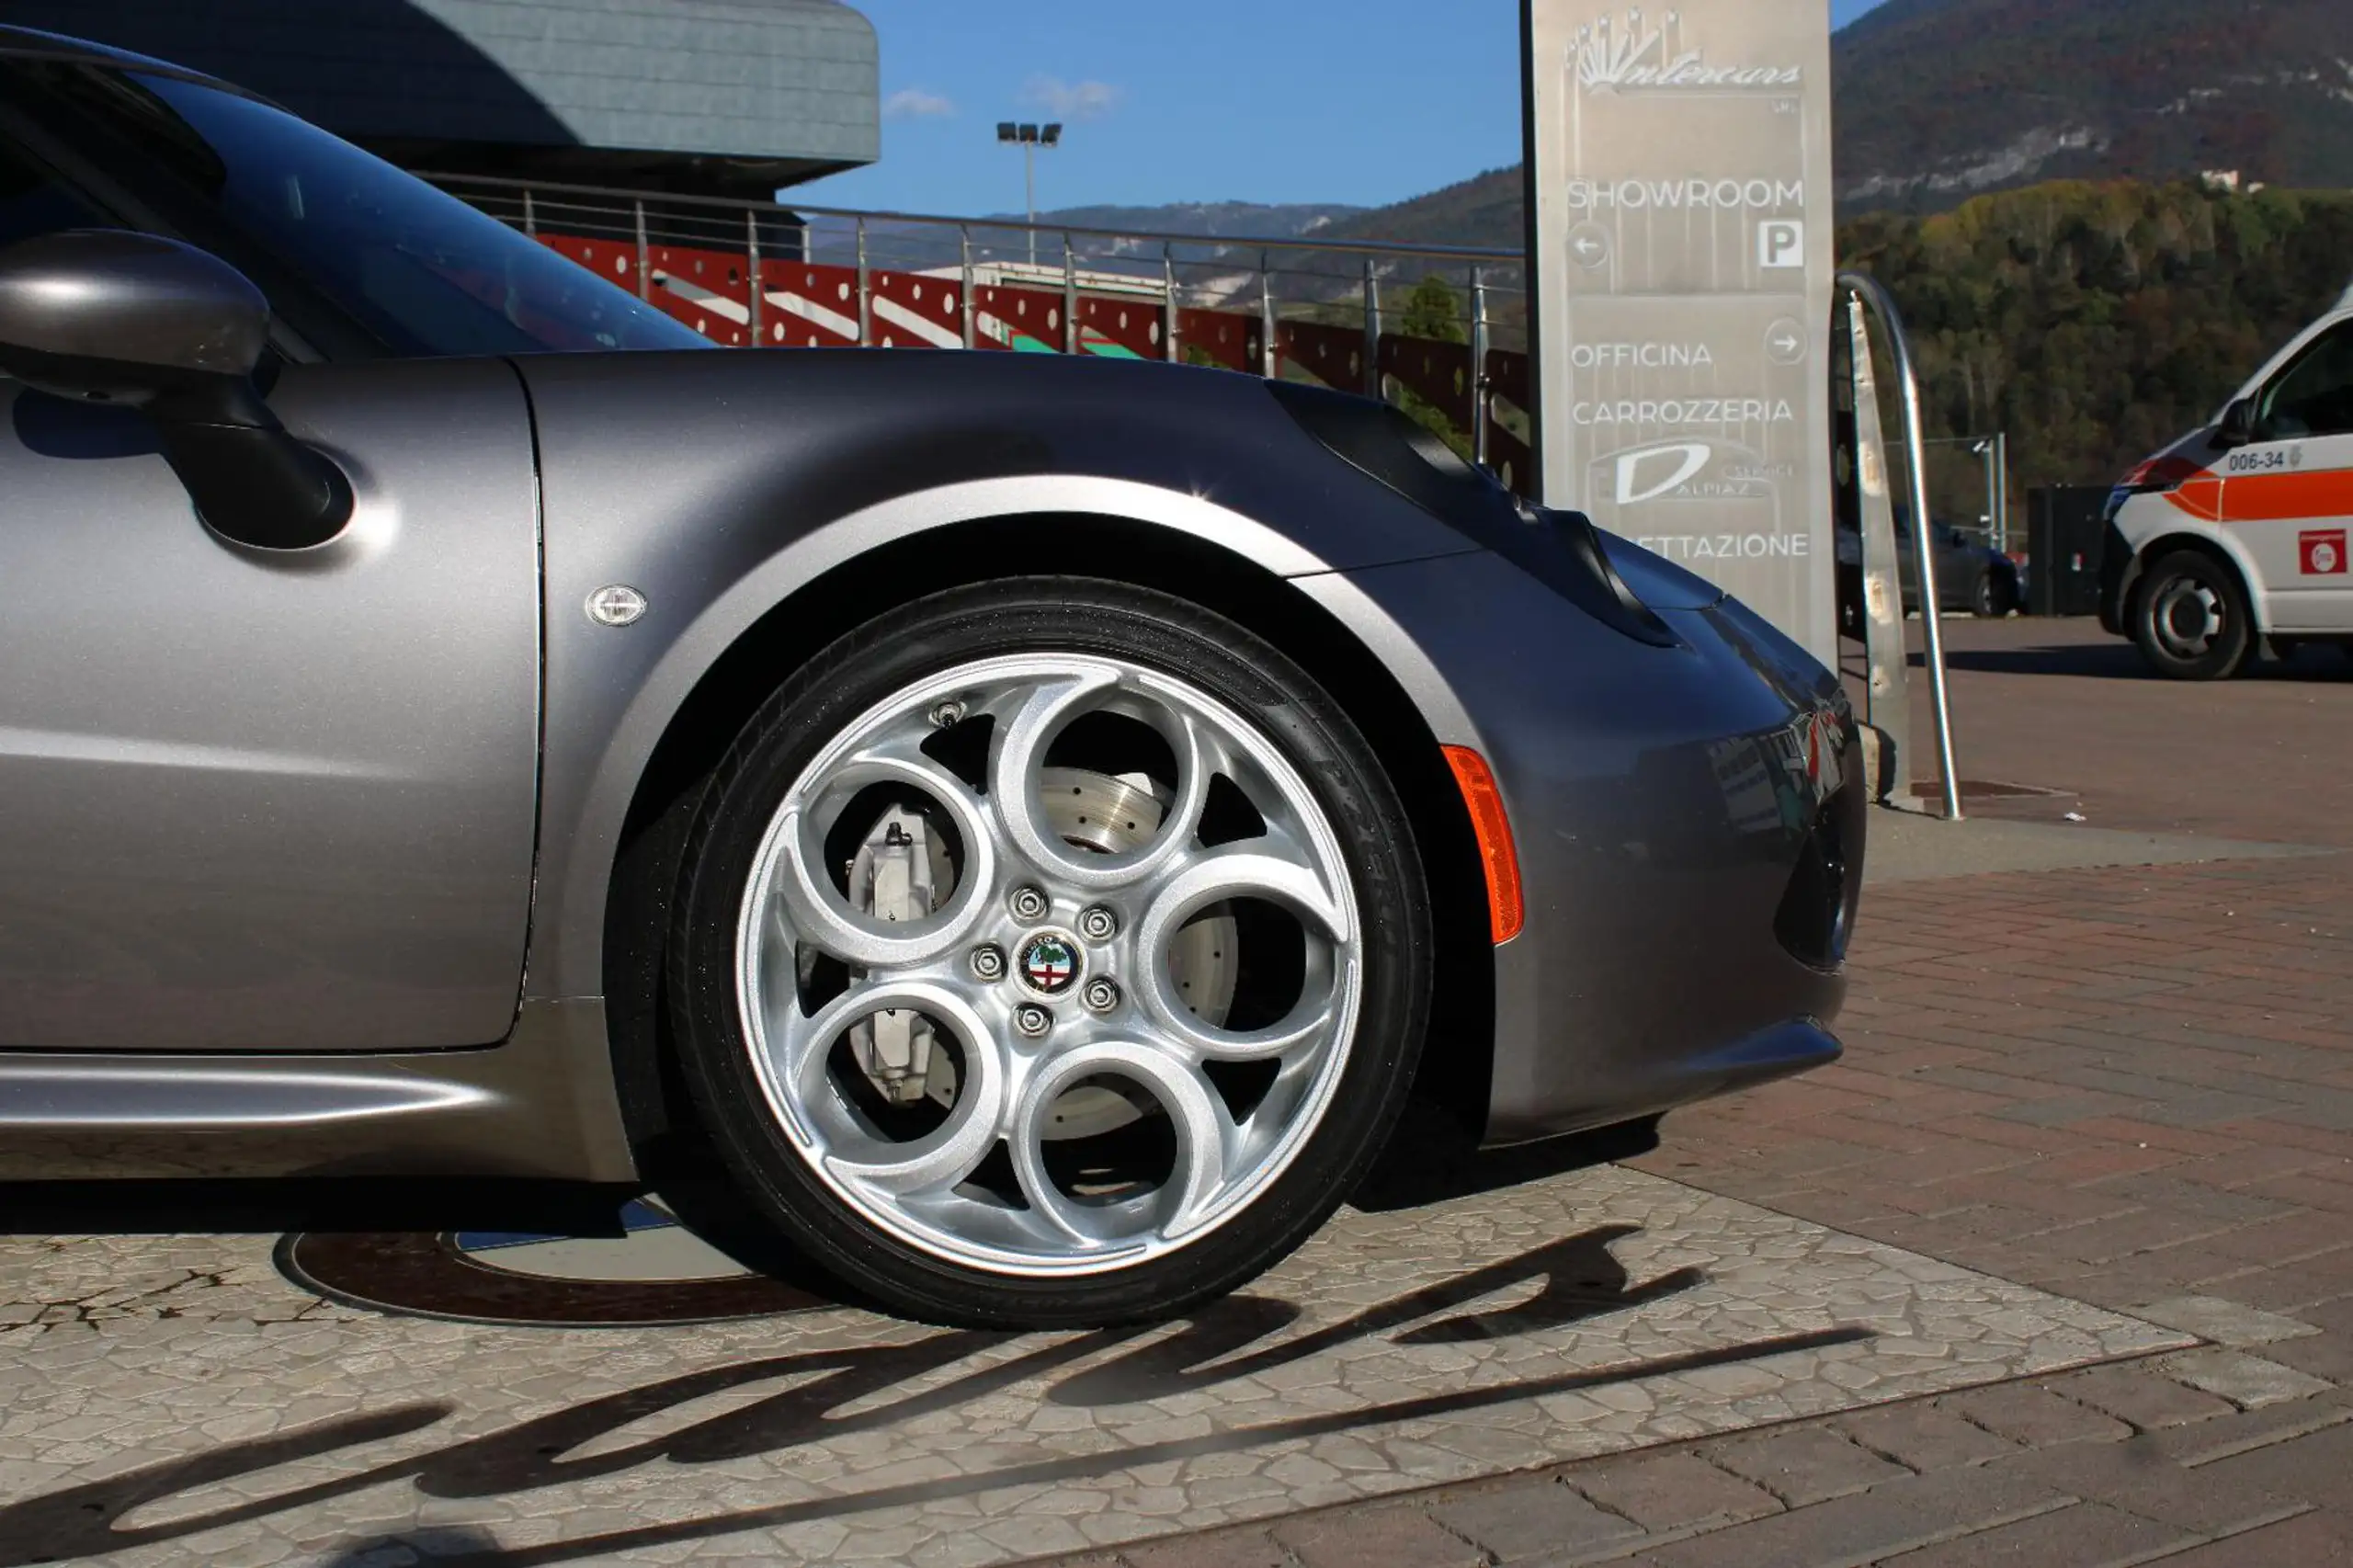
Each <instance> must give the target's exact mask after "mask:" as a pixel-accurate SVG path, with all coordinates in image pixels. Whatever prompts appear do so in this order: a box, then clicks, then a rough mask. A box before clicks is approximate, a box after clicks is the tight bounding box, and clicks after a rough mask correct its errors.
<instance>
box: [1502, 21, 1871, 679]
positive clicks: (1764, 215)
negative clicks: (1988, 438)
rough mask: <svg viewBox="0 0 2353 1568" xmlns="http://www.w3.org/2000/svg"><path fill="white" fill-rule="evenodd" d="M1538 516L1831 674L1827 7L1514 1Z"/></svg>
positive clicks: (1831, 275) (1833, 644)
mask: <svg viewBox="0 0 2353 1568" xmlns="http://www.w3.org/2000/svg"><path fill="white" fill-rule="evenodd" d="M1523 3H1524V5H1525V6H1526V11H1525V14H1524V17H1523V27H1524V35H1525V44H1526V57H1527V70H1528V101H1529V114H1528V137H1529V148H1528V169H1529V197H1530V199H1529V227H1530V230H1531V233H1530V244H1529V249H1530V253H1531V255H1532V256H1533V257H1534V260H1535V266H1534V277H1533V278H1532V279H1531V295H1530V307H1531V311H1532V312H1533V315H1534V321H1533V323H1532V329H1533V331H1534V334H1535V350H1536V365H1537V373H1538V386H1537V413H1538V418H1539V421H1540V428H1539V433H1538V434H1539V448H1540V462H1541V470H1542V483H1543V495H1544V500H1545V502H1546V503H1547V504H1548V505H1551V506H1565V507H1574V508H1576V509H1578V510H1580V511H1584V512H1586V513H1587V514H1589V515H1590V516H1591V517H1593V519H1594V521H1595V522H1597V523H1598V524H1600V525H1601V526H1602V527H1603V528H1608V529H1610V530H1611V531H1612V532H1615V533H1619V534H1622V535H1625V536H1626V537H1628V538H1630V539H1632V540H1636V541H1637V542H1639V543H1641V544H1643V545H1644V546H1646V547H1647V548H1649V549H1651V550H1654V551H1657V552H1658V553H1660V554H1661V555H1664V556H1665V557H1666V558H1667V559H1668V560H1670V561H1673V562H1677V563H1678V564H1680V565H1683V566H1687V567H1688V568H1690V569H1691V570H1692V571H1694V572H1697V573H1699V574H1700V575H1701V576H1704V577H1707V578H1709V579H1710V580H1711V581H1713V582H1715V583H1717V584H1720V585H1722V586H1723V587H1726V588H1729V589H1730V590H1732V591H1733V593H1734V594H1737V595H1738V596H1739V597H1742V598H1743V599H1745V600H1746V601H1747V602H1748V603H1749V604H1750V605H1752V606H1754V607H1755V608H1756V609H1757V610H1758V611H1759V612H1760V613H1762V614H1763V615H1765V616H1766V617H1767V618H1768V619H1770V620H1772V621H1773V623H1774V624H1775V625H1777V626H1779V627H1780V628H1781V629H1782V630H1783V631H1786V632H1788V633H1789V634H1790V636H1791V637H1793V638H1795V639H1796V640H1797V641H1798V642H1802V643H1803V644H1805V646H1806V647H1808V648H1809V649H1811V650H1813V653H1814V654H1815V655H1816V656H1817V657H1819V658H1821V659H1822V660H1823V661H1824V663H1826V664H1828V663H1835V661H1836V653H1837V644H1836V614H1835V603H1834V594H1835V588H1834V577H1835V573H1836V564H1835V549H1834V545H1833V539H1832V534H1831V528H1832V522H1831V483H1830V433H1829V416H1830V411H1829V406H1828V386H1829V366H1828V352H1829V350H1828V345H1829V338H1830V307H1831V295H1832V292H1833V286H1834V282H1835V256H1834V251H1833V246H1832V236H1831V225H1832V205H1831V187H1830V12H1829V4H1828V0H1682V3H1681V4H1680V5H1678V6H1641V7H1635V8H1632V9H1608V8H1605V7H1604V6H1602V5H1601V4H1599V3H1598V0H1523Z"/></svg>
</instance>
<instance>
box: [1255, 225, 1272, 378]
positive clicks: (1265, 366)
mask: <svg viewBox="0 0 2353 1568" xmlns="http://www.w3.org/2000/svg"><path fill="white" fill-rule="evenodd" d="M1258 373H1259V374H1260V375H1262V376H1264V377H1266V378H1267V380H1268V381H1273V380H1274V379H1275V264H1274V258H1273V256H1272V254H1271V253H1269V252H1267V251H1263V250H1262V251H1260V252H1259V253H1258Z"/></svg>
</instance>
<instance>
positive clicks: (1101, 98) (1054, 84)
mask: <svg viewBox="0 0 2353 1568" xmlns="http://www.w3.org/2000/svg"><path fill="white" fill-rule="evenodd" d="M1121 96H1122V95H1121V93H1120V89H1119V88H1117V87H1115V86H1113V85H1111V84H1110V83H1108V82H1097V81H1092V80H1090V81H1085V82H1065V81H1063V79H1062V78H1061V77H1059V76H1032V77H1030V78H1029V81H1028V82H1027V83H1025V84H1023V85H1022V88H1021V101H1022V102H1023V103H1025V104H1028V105H1029V106H1030V107H1031V108H1038V109H1042V110H1043V111H1044V112H1046V113H1047V114H1050V115H1052V116H1053V117H1054V118H1055V119H1073V120H1075V119H1102V118H1103V117H1104V116H1105V115H1107V114H1109V113H1110V112H1111V111H1112V110H1113V109H1114V108H1118V107H1119V105H1120V97H1121Z"/></svg>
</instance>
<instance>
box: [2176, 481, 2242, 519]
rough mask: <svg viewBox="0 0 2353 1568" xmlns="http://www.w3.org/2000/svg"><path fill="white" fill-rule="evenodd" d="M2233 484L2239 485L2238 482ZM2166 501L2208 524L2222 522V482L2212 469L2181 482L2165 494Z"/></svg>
mask: <svg viewBox="0 0 2353 1568" xmlns="http://www.w3.org/2000/svg"><path fill="white" fill-rule="evenodd" d="M2232 483H2234V484H2235V483H2238V482H2237V481H2236V480H2234V481H2232ZM2165 499H2166V500H2168V501H2170V502H2172V503H2173V504H2174V506H2177V507H2178V508H2179V509H2180V510H2182V511H2185V512H2187V513H2188V514H2189V515H2190V516H2191V517H2198V518H2201V519H2203V520H2204V521H2206V522H2210V523H2219V522H2221V521H2222V478H2221V476H2220V475H2218V474H2216V473H2215V472H2213V471H2212V470H2211V469H2208V470H2206V471H2204V472H2200V473H2198V474H2196V475H2193V476H2192V477H2190V478H2188V479H2185V480H2183V481H2182V482H2181V484H2180V486H2179V487H2178V488H2177V489H2173V490H2168V491H2166V492H2165Z"/></svg>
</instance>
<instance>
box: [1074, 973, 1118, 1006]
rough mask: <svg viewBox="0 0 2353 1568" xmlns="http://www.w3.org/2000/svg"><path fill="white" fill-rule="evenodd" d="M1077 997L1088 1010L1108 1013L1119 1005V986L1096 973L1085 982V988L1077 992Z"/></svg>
mask: <svg viewBox="0 0 2353 1568" xmlns="http://www.w3.org/2000/svg"><path fill="white" fill-rule="evenodd" d="M1078 999H1079V1000H1080V1001H1082V1002H1084V1003H1086V1007H1087V1010H1088V1011H1089V1012H1094V1013H1108V1012H1109V1011H1110V1010H1111V1009H1112V1008H1114V1007H1116V1006H1119V1005H1120V988H1119V987H1118V986H1116V985H1114V984H1112V983H1110V982H1109V981H1108V980H1106V979H1104V978H1103V977H1102V976H1101V975H1097V976H1096V977H1095V978H1094V979H1093V980H1090V981H1088V982H1087V983H1086V989H1084V990H1083V991H1081V992H1080V993H1079V994H1078Z"/></svg>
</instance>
